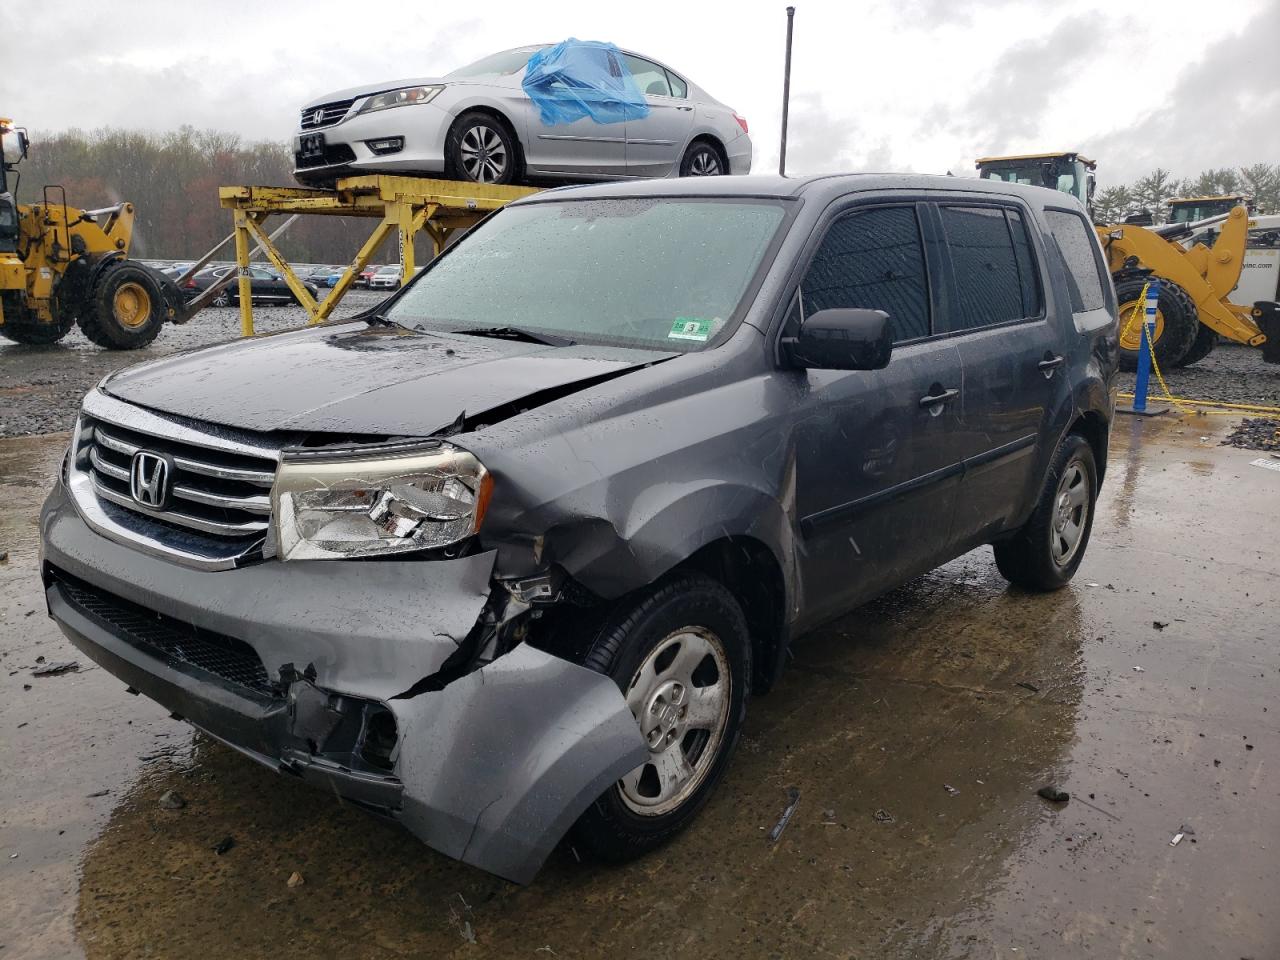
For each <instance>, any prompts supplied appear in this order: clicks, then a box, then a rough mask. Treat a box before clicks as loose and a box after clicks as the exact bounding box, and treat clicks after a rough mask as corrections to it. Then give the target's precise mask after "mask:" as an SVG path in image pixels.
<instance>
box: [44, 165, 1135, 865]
mask: <svg viewBox="0 0 1280 960" xmlns="http://www.w3.org/2000/svg"><path fill="white" fill-rule="evenodd" d="M637 251H644V255H642V256H638V255H637ZM1118 353H1119V347H1118V337H1117V321H1116V303H1115V293H1114V289H1113V287H1112V285H1111V282H1110V278H1109V275H1108V273H1107V268H1106V261H1105V260H1104V259H1103V254H1102V250H1101V248H1100V246H1099V242H1098V238H1097V235H1096V234H1095V232H1094V230H1093V228H1092V226H1091V225H1090V223H1089V221H1088V219H1087V217H1086V214H1085V211H1084V208H1083V207H1081V206H1080V204H1079V203H1077V202H1076V201H1075V200H1074V199H1072V198H1070V197H1068V196H1065V195H1064V194H1061V193H1058V192H1056V191H1050V190H1045V189H1041V188H1036V187H1020V186H1017V185H1012V184H1004V183H995V182H993V181H983V180H970V179H966V178H949V177H925V176H878V175H869V174H862V175H845V176H834V177H816V178H808V179H782V178H776V177H770V178H763V177H762V178H754V179H739V178H724V179H723V180H722V181H721V182H719V183H717V184H715V185H714V186H712V185H708V184H696V185H695V184H690V183H687V182H678V183H672V184H665V183H664V184H654V183H640V184H610V185H600V186H594V187H579V188H572V189H568V190H564V191H547V192H544V193H540V194H537V195H534V196H531V197H529V198H526V199H524V200H520V201H517V202H515V203H512V204H510V205H508V206H506V207H504V208H503V209H502V210H500V211H498V212H497V213H495V214H494V215H493V216H491V217H489V218H488V219H487V220H485V221H484V223H482V224H481V225H480V226H478V227H476V228H475V229H474V230H473V231H471V233H470V234H468V236H467V237H466V238H465V239H464V240H462V241H461V242H460V243H459V244H458V245H456V246H455V247H454V248H453V249H452V250H451V251H450V253H449V255H448V256H444V257H439V258H437V259H436V260H434V261H433V262H432V263H431V264H430V265H429V266H428V267H427V268H426V270H425V271H424V272H423V273H422V275H421V276H419V277H418V278H417V279H416V280H415V281H414V282H413V283H412V284H410V285H408V286H406V287H404V288H402V289H401V290H400V291H399V292H397V293H396V294H394V295H393V296H392V297H391V298H389V300H388V301H387V302H386V303H385V304H383V306H382V307H381V308H380V310H379V313H378V315H377V316H370V317H368V318H365V319H357V320H347V321H339V322H331V323H328V324H326V325H325V326H324V327H323V328H308V329H304V330H298V331H293V332H289V333H285V334H281V335H277V336H272V337H263V338H257V339H247V340H242V341H239V342H235V343H230V344H222V345H219V346H216V347H211V348H208V349H206V350H203V351H190V352H187V353H184V354H179V355H177V356H173V357H166V358H162V359H158V360H151V361H149V362H147V363H145V364H140V365H138V366H135V367H133V368H131V369H128V370H123V371H119V372H117V373H115V374H113V375H111V376H109V377H107V378H106V379H104V380H103V381H102V382H101V383H100V384H99V385H98V386H97V387H96V388H95V389H94V390H93V391H91V392H90V393H89V395H88V396H87V397H86V398H85V402H84V405H83V408H82V411H81V414H80V417H79V419H78V421H77V424H76V429H75V431H74V433H73V437H72V441H71V446H70V450H69V452H68V455H67V458H66V462H65V464H64V467H63V470H62V471H61V473H60V475H59V478H58V479H57V480H56V482H55V486H54V489H53V491H52V492H51V493H50V495H49V498H48V500H47V501H46V503H45V505H44V508H43V510H42V513H41V517H40V523H39V531H40V535H41V542H42V551H41V557H42V576H43V580H44V585H45V589H46V600H47V602H48V607H49V610H50V612H51V614H52V616H53V617H54V618H55V619H56V621H57V622H58V624H59V625H60V626H61V628H62V630H63V631H64V632H65V633H66V634H67V636H68V637H69V638H70V639H71V641H72V642H73V643H74V644H75V645H76V646H77V647H79V648H80V649H81V650H82V651H84V653H85V654H86V655H87V656H89V657H91V658H93V659H94V660H95V661H97V662H99V663H100V664H101V665H102V666H103V667H104V668H105V669H106V670H108V671H110V672H111V673H113V674H115V675H116V676H118V677H119V678H120V679H121V680H122V681H123V682H124V683H126V684H128V685H129V686H130V687H131V688H132V692H136V693H141V694H143V695H145V696H148V697H150V698H152V699H154V700H156V701H157V702H159V703H160V704H162V705H163V706H164V708H165V709H167V710H169V711H172V712H174V713H175V714H178V715H180V716H183V717H187V718H189V719H190V720H191V721H192V722H193V723H195V724H196V725H198V726H199V727H201V728H203V729H205V730H207V731H208V732H209V733H211V734H212V735H213V736H214V737H216V738H217V739H220V740H223V741H225V742H228V743H230V744H232V745H234V746H235V747H236V749H237V750H239V751H240V752H241V753H243V754H245V755H247V756H250V757H253V758H256V759H257V760H259V761H260V762H262V763H264V764H266V765H267V766H269V767H271V768H273V769H276V770H280V771H282V772H288V773H290V774H292V775H294V776H296V777H297V778H299V779H301V780H304V781H307V782H310V783H313V784H315V785H317V786H320V787H322V788H323V789H325V790H328V791H331V792H333V793H336V794H338V795H339V796H342V797H346V798H349V799H351V800H352V801H354V802H355V803H357V804H358V805H359V806H361V807H363V808H365V809H368V810H373V811H376V812H378V813H380V814H382V815H384V816H387V817H390V818H393V819H397V820H399V821H400V822H402V823H403V824H404V825H405V826H406V827H408V829H410V830H411V831H413V832H414V833H415V834H416V835H417V836H418V837H420V838H421V839H423V840H424V841H425V842H427V843H428V844H430V845H431V846H433V847H435V848H436V849H438V850H441V851H443V852H445V853H446V854H448V855H450V856H453V857H457V858H460V859H462V860H464V861H466V862H467V863H471V864H474V865H476V866H479V867H482V868H484V869H486V870H489V871H492V872H494V873H497V874H499V875H501V876H503V877H507V878H509V879H513V880H517V881H520V882H527V881H528V880H530V879H531V878H532V877H533V875H534V873H535V872H536V871H537V869H538V867H539V865H540V864H541V863H542V862H543V860H544V859H545V857H546V856H547V855H548V853H549V852H550V851H551V850H552V848H553V847H554V846H555V845H556V843H558V842H559V841H560V839H561V838H562V837H563V836H564V835H565V833H566V831H569V832H571V834H572V837H573V843H574V845H575V847H576V848H577V849H578V850H582V851H584V852H586V851H590V852H594V853H595V854H596V855H598V856H600V857H602V858H606V859H614V860H616V859H623V858H627V857H634V856H637V855H639V854H642V853H644V852H646V851H649V850H652V849H654V848H656V847H657V846H659V845H660V844H662V843H663V842H665V841H666V840H667V839H669V838H670V837H671V836H673V835H674V834H675V833H677V832H678V831H679V830H681V829H683V828H685V827H686V826H688V824H689V823H690V822H691V821H692V820H693V819H694V817H695V816H696V815H697V813H698V811H699V810H700V809H701V807H702V806H703V804H704V803H705V802H706V800H707V799H708V797H709V796H710V794H711V792H712V790H713V789H714V787H715V785H716V783H717V782H718V781H720V780H721V779H722V777H723V776H724V773H725V770H726V769H727V766H728V763H729V759H730V754H731V753H732V751H733V748H734V745H735V744H736V742H737V740H738V738H739V734H740V732H741V730H742V724H743V721H744V718H745V714H746V709H747V704H748V700H749V695H750V694H759V693H764V692H766V691H767V690H768V689H769V687H770V686H771V685H772V684H773V683H774V682H775V681H776V680H777V678H778V677H779V675H780V674H781V672H782V669H783V667H784V665H785V664H786V662H787V659H788V650H789V647H790V644H791V642H792V639H793V638H795V637H796V636H798V635H800V634H802V633H804V632H805V631H807V630H809V629H811V628H813V627H815V626H817V625H819V624H821V623H823V622H825V621H827V620H829V619H831V618H832V617H834V616H836V615H838V614H840V613H842V612H844V611H846V610H848V609H850V608H852V607H854V606H856V605H858V604H860V603H863V602H865V601H867V600H869V599H871V598H872V597H875V596H877V595H879V594H881V593H883V592H884V591H886V590H889V589H891V588H893V587H895V586H897V585H899V584H901V583H903V582H905V581H907V580H908V579H910V578H912V577H916V576H919V575H920V574H923V573H925V572H926V571H928V570H930V569H931V568H933V567H935V566H937V565H939V564H942V563H945V562H946V561H948V560H950V559H952V558H954V557H957V556H959V555H961V554H963V553H965V552H966V551H969V550H972V549H974V548H976V547H980V546H983V545H985V544H990V545H992V546H993V548H994V552H995V560H996V566H997V567H998V569H999V571H1000V572H1001V573H1002V574H1003V575H1004V576H1005V577H1006V578H1007V579H1008V580H1009V581H1011V582H1013V583H1015V584H1018V585H1020V586H1022V587H1024V588H1027V589H1031V590H1053V589H1058V588H1061V587H1063V586H1065V585H1066V584H1067V583H1068V581H1070V580H1071V578H1072V577H1073V576H1074V574H1075V573H1076V570H1077V569H1078V567H1079V565H1080V562H1081V560H1082V558H1083V557H1084V553H1085V549H1086V547H1087V546H1088V543H1089V535H1090V530H1091V526H1092V523H1093V519H1094V510H1095V505H1096V503H1097V496H1098V491H1099V488H1100V485H1101V483H1102V480H1103V477H1104V475H1105V470H1106V462H1107V440H1108V436H1109V431H1110V429H1111V420H1112V415H1113V409H1114V396H1115V390H1116V389H1117V385H1116V379H1115V373H1116V368H1117V361H1118ZM1011 602H1015V603H1016V602H1017V600H1016V598H1015V599H1014V600H1013V601H1011ZM1036 609H1038V608H1031V607H1029V608H1028V613H1027V615H1028V616H1034V615H1037V614H1036ZM802 679H803V678H802ZM762 749H767V746H766V747H765V748H762ZM247 802H252V798H250V799H249V800H248V801H247Z"/></svg>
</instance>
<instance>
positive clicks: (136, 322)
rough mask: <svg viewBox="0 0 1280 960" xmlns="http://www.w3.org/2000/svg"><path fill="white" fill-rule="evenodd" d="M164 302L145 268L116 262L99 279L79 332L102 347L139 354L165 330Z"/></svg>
mask: <svg viewBox="0 0 1280 960" xmlns="http://www.w3.org/2000/svg"><path fill="white" fill-rule="evenodd" d="M165 312H166V311H165V306H164V298H163V296H162V295H161V292H160V285H159V284H158V283H157V282H156V279H155V277H153V276H152V275H151V273H150V271H148V270H147V268H146V267H143V266H140V265H139V264H136V263H129V262H128V261H117V262H116V263H113V264H112V265H111V266H109V267H107V268H106V269H105V270H104V271H103V272H102V274H101V275H100V276H99V277H98V280H97V282H96V283H95V284H94V286H93V290H92V292H91V293H90V296H89V303H88V304H87V305H86V306H85V309H84V311H83V312H82V313H81V315H80V329H81V330H82V331H83V332H84V335H85V336H86V337H88V338H89V339H90V340H92V341H93V342H94V343H96V344H97V345H98V346H100V347H107V348H108V349H111V350H137V349H139V348H141V347H145V346H146V345H147V344H149V343H150V342H151V341H152V340H154V339H155V338H156V337H157V336H158V335H159V333H160V328H161V327H162V326H164V320H165Z"/></svg>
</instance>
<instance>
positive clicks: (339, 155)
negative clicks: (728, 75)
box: [293, 44, 751, 185]
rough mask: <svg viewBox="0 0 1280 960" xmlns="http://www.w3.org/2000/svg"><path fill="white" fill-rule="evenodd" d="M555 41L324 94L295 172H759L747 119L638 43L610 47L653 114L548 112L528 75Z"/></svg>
mask: <svg viewBox="0 0 1280 960" xmlns="http://www.w3.org/2000/svg"><path fill="white" fill-rule="evenodd" d="M547 46H548V45H545V44H543V45H533V46H525V47H517V48H515V49H512V50H505V51H503V52H501V53H496V54H493V55H492V56H488V57H485V58H484V59H482V60H479V61H477V62H475V63H472V64H470V65H468V66H465V67H461V68H459V69H457V70H454V71H453V72H452V73H448V74H445V75H443V76H439V77H425V78H420V79H415V80H395V81H386V82H381V83H368V84H362V85H361V86H358V87H351V88H349V89H346V90H337V91H334V92H333V93H328V94H325V95H324V96H321V97H317V98H316V99H314V100H312V101H311V102H309V103H308V104H307V105H306V106H305V107H303V108H302V111H301V120H300V125H299V129H298V132H297V134H296V136H295V137H294V141H293V147H294V161H295V168H294V176H295V177H296V178H297V179H298V180H299V181H300V182H301V183H304V184H308V185H329V184H331V183H332V182H333V181H334V180H335V179H336V178H338V177H340V176H348V175H352V174H361V173H410V174H423V175H440V174H445V175H446V176H448V177H451V178H454V179H458V180H473V181H479V182H483V183H515V182H521V181H526V180H604V179H617V178H624V177H684V176H708V175H716V174H728V173H733V174H745V173H749V172H750V171H751V138H750V136H749V135H748V133H747V121H746V120H744V119H743V118H742V117H740V116H738V115H737V114H736V113H735V112H734V111H733V109H732V108H730V107H728V106H726V105H725V104H723V103H721V102H720V101H719V100H717V99H715V98H714V97H712V96H711V95H710V94H709V93H707V92H706V91H705V90H703V89H702V88H701V87H699V86H698V85H697V84H695V83H693V82H692V81H691V80H689V79H688V77H687V76H685V74H684V73H682V72H680V71H677V70H675V69H673V68H671V67H668V66H666V65H665V64H663V63H660V62H659V61H657V60H654V59H653V58H651V57H646V56H642V55H640V54H637V53H632V52H629V51H619V52H618V54H617V55H616V56H615V55H614V54H612V53H610V54H609V58H610V59H609V60H608V61H607V68H608V69H609V70H611V71H618V75H620V71H621V69H622V68H623V67H625V69H626V70H627V71H629V72H630V74H631V76H632V77H633V78H634V80H635V83H636V85H637V86H638V88H639V91H640V92H641V93H642V94H643V97H644V101H645V103H646V104H647V106H648V115H647V116H645V117H642V118H640V119H635V120H630V119H629V120H626V121H625V123H623V122H619V123H603V124H602V123H597V122H596V121H595V120H593V119H591V118H590V117H583V118H581V119H577V120H574V121H573V122H570V123H553V124H546V123H544V122H543V120H542V117H541V114H540V112H539V109H538V107H537V105H536V104H535V103H534V101H533V100H532V99H531V98H530V97H529V96H528V95H527V94H526V93H525V91H524V89H523V87H522V86H521V84H522V81H523V80H524V75H525V67H526V65H527V63H528V61H529V58H530V57H531V56H532V55H533V54H535V53H537V52H538V51H540V50H543V49H545V48H546V47H547ZM618 58H620V59H621V63H619V61H618Z"/></svg>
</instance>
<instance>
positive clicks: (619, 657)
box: [573, 574, 751, 860]
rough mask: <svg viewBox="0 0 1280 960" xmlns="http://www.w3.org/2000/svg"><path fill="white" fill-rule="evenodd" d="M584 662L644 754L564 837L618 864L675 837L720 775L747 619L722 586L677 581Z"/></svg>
mask: <svg viewBox="0 0 1280 960" xmlns="http://www.w3.org/2000/svg"><path fill="white" fill-rule="evenodd" d="M583 663H584V665H585V666H587V667H589V668H590V669H592V670H596V671H598V672H600V673H603V674H606V675H608V676H610V677H612V678H613V680H614V682H615V683H617V684H618V687H619V688H620V689H621V690H622V693H623V696H624V697H626V701H627V706H628V707H630V708H631V713H632V715H633V716H634V717H635V718H636V723H637V724H638V725H639V727H640V734H641V736H642V737H643V738H644V741H645V744H646V745H647V746H648V748H649V755H648V757H647V758H646V760H645V762H644V763H642V764H641V765H640V766H638V767H636V768H635V769H634V770H632V771H631V772H630V773H628V774H627V775H626V776H624V777H623V778H622V779H621V780H619V781H618V782H617V783H616V784H614V785H613V786H612V787H610V788H609V789H608V790H607V791H605V793H604V794H603V795H602V796H600V797H599V798H598V799H597V800H596V801H595V802H594V803H593V804H592V805H591V806H590V807H589V808H588V809H587V811H586V812H585V813H584V814H583V815H582V816H581V818H579V820H578V822H577V824H575V826H574V828H573V838H574V840H575V841H576V842H578V843H580V844H581V845H582V846H584V847H586V848H587V849H588V850H589V851H590V852H592V853H593V854H595V855H596V856H597V857H600V858H601V859H605V860H626V859H630V858H632V857H636V856H639V855H641V854H643V853H646V852H648V851H649V850H652V849H654V848H655V847H657V846H659V845H660V844H662V843H664V842H665V841H666V840H668V839H670V838H671V837H672V836H674V835H675V834H676V833H678V832H679V831H680V830H682V829H684V828H685V827H686V826H687V825H688V824H689V822H690V821H692V820H693V818H694V817H695V816H696V815H697V813H698V811H699V810H700V809H701V807H702V805H703V804H704V803H705V802H706V800H707V798H708V797H709V796H710V795H711V791H712V790H713V789H714V788H715V785H716V783H718V782H719V780H720V778H721V777H722V776H723V775H724V771H725V768H726V767H727V765H728V761H729V756H730V754H731V753H732V752H733V747H734V745H735V744H736V743H737V740H738V734H739V731H740V730H741V728H742V721H743V718H744V717H745V716H746V704H747V685H748V682H749V677H750V676H751V646H750V638H749V636H748V633H747V625H746V620H745V619H744V617H743V614H742V608H741V607H740V606H739V605H738V602H737V601H736V600H735V599H734V597H733V595H732V594H731V593H730V592H729V591H728V590H727V589H725V587H724V586H723V585H721V584H719V583H717V582H716V581H714V580H711V579H710V578H707V577H704V576H700V575H695V574H681V575H678V576H675V577H672V578H670V579H668V580H667V581H666V582H664V583H662V584H660V585H659V586H656V587H653V588H651V589H649V590H647V591H645V592H643V593H642V594H641V595H640V596H639V597H638V598H637V599H635V600H634V601H632V602H630V603H629V604H627V605H626V607H624V608H623V609H621V610H619V611H618V612H617V613H616V614H615V615H614V617H613V618H611V620H610V621H609V623H607V624H606V625H605V627H604V628H603V630H602V631H601V632H600V634H599V635H598V636H597V637H596V639H595V641H594V642H593V643H592V645H591V647H590V649H589V650H588V652H587V655H586V657H585V658H584V660H583Z"/></svg>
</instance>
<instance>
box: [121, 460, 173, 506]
mask: <svg viewBox="0 0 1280 960" xmlns="http://www.w3.org/2000/svg"><path fill="white" fill-rule="evenodd" d="M172 477H173V458H172V457H169V456H166V455H165V454H163V453H153V452H152V451H150V450H139V451H138V452H137V453H135V454H134V455H133V462H132V463H131V464H130V465H129V493H130V494H131V495H132V496H133V499H134V500H135V501H137V502H138V504H139V505H140V506H144V507H147V508H148V509H150V510H163V509H165V508H166V507H167V506H169V500H170V498H171V496H172V494H173V487H172V484H171V480H172Z"/></svg>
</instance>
